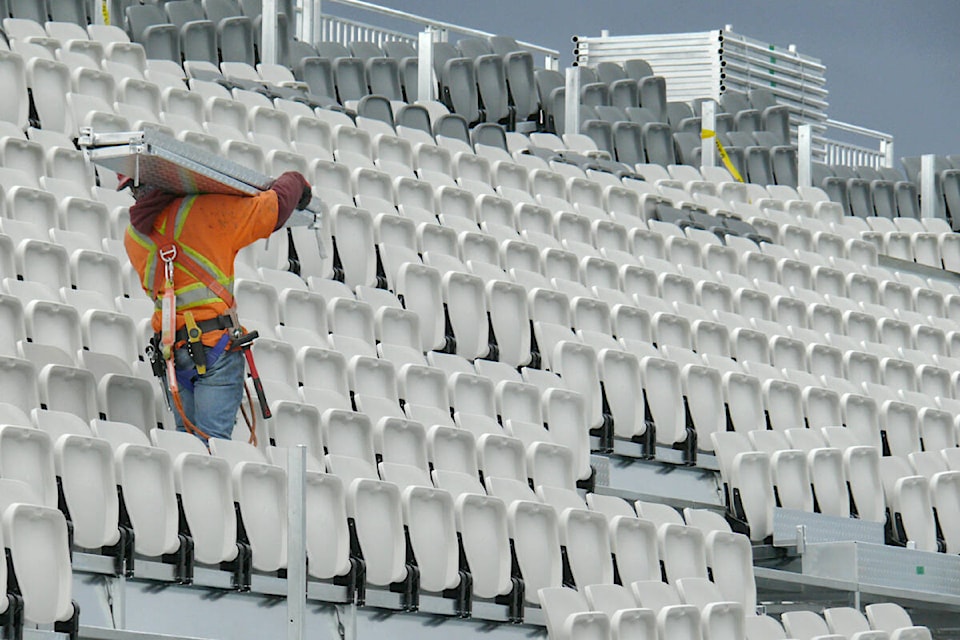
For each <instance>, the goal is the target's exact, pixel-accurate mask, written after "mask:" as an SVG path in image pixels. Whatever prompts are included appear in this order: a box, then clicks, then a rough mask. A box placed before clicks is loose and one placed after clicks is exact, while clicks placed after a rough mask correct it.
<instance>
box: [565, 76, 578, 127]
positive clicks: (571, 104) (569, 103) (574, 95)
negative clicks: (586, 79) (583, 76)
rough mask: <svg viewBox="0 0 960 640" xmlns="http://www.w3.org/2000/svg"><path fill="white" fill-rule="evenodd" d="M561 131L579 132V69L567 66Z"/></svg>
mask: <svg viewBox="0 0 960 640" xmlns="http://www.w3.org/2000/svg"><path fill="white" fill-rule="evenodd" d="M566 92H567V93H566V105H565V107H566V108H565V109H564V112H565V113H564V121H565V123H564V127H563V133H580V69H578V68H577V67H567V87H566Z"/></svg>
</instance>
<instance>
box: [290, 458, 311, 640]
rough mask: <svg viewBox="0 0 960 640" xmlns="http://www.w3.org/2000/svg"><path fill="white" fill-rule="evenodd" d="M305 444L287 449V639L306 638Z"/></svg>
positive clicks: (301, 639) (302, 639) (299, 639)
mask: <svg viewBox="0 0 960 640" xmlns="http://www.w3.org/2000/svg"><path fill="white" fill-rule="evenodd" d="M306 469H307V448H306V447H305V446H303V445H299V446H296V447H291V448H290V449H288V450H287V640H304V639H305V638H306V629H305V626H306V613H307V543H306V539H307V514H306V511H307V509H306V486H307V481H306Z"/></svg>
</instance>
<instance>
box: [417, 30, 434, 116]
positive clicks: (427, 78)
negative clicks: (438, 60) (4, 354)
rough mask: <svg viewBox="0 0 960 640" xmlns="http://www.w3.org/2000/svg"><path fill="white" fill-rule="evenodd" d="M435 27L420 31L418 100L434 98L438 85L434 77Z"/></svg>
mask: <svg viewBox="0 0 960 640" xmlns="http://www.w3.org/2000/svg"><path fill="white" fill-rule="evenodd" d="M433 35H434V34H433V29H430V28H427V29H424V30H423V31H421V32H420V36H419V42H418V47H417V55H418V58H417V100H418V101H419V102H426V101H427V100H433V99H434V97H435V96H434V90H435V87H436V86H437V83H436V80H434V78H433Z"/></svg>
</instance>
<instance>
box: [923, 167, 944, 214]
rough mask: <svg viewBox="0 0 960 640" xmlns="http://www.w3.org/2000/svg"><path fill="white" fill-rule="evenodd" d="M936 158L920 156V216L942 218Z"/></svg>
mask: <svg viewBox="0 0 960 640" xmlns="http://www.w3.org/2000/svg"><path fill="white" fill-rule="evenodd" d="M935 166H936V156H935V155H933V154H927V155H924V156H920V216H921V217H923V218H942V217H943V216H942V215H940V198H939V197H937V174H936V169H935Z"/></svg>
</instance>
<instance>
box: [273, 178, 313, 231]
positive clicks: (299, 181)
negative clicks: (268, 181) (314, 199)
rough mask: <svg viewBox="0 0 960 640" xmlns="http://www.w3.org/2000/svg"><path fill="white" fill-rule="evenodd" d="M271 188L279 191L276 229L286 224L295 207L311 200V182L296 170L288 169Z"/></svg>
mask: <svg viewBox="0 0 960 640" xmlns="http://www.w3.org/2000/svg"><path fill="white" fill-rule="evenodd" d="M270 188H271V189H273V190H274V191H276V192H277V226H276V227H274V231H276V230H277V229H279V228H280V227H282V226H283V225H284V224H286V222H287V220H288V219H289V218H290V214H291V213H293V210H294V209H296V208H298V206H304V205H306V203H308V202H310V183H309V182H307V180H306V178H304V177H303V176H302V175H300V174H299V173H297V172H296V171H287V172H286V173H284V174H282V175H281V176H280V177H279V178H277V179H276V180H275V181H274V183H273V186H271V187H270Z"/></svg>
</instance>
